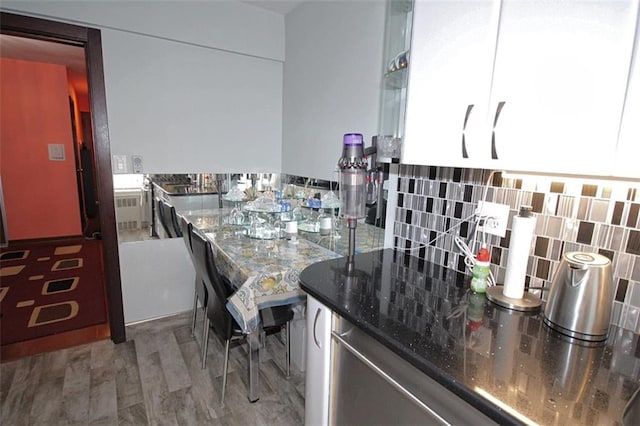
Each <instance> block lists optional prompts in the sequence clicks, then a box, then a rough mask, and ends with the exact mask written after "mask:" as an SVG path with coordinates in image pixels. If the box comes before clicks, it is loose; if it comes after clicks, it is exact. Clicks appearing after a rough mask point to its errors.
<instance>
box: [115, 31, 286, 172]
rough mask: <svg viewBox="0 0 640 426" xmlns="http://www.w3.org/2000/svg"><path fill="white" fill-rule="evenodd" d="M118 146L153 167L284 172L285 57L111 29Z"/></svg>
mask: <svg viewBox="0 0 640 426" xmlns="http://www.w3.org/2000/svg"><path fill="white" fill-rule="evenodd" d="M102 45H103V49H104V54H103V56H104V63H105V86H106V91H107V105H108V114H109V137H110V140H111V152H112V153H113V154H120V155H128V156H131V155H136V154H137V155H142V156H143V163H144V170H145V172H147V173H206V172H212V171H215V172H217V173H226V172H237V171H243V172H277V171H279V170H280V161H281V156H280V152H281V149H282V63H281V62H278V61H274V60H265V59H260V58H256V57H251V56H245V55H238V54H233V53H229V52H224V51H219V50H215V49H207V48H202V47H199V46H193V45H187V44H182V43H176V42H174V41H169V40H162V39H156V38H151V37H140V36H138V35H135V34H131V33H123V32H120V31H112V30H104V31H103V43H102Z"/></svg>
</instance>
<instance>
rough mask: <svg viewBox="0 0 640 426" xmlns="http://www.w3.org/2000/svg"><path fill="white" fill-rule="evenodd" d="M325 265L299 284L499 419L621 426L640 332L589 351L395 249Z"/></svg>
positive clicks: (635, 382) (623, 333) (638, 367)
mask: <svg viewBox="0 0 640 426" xmlns="http://www.w3.org/2000/svg"><path fill="white" fill-rule="evenodd" d="M346 266H347V261H346V258H338V259H332V260H327V261H323V262H319V263H316V264H313V265H311V266H309V267H307V268H306V269H305V270H304V271H303V272H302V273H301V275H300V286H301V287H302V289H304V290H305V291H306V292H307V293H308V294H310V295H312V296H313V297H315V298H316V299H318V300H319V301H321V302H322V303H323V304H325V305H326V306H327V307H329V308H331V309H332V310H333V311H334V312H336V313H337V314H339V315H340V316H342V317H343V318H345V319H347V320H348V321H350V322H352V323H353V324H355V325H357V326H358V327H360V328H361V329H362V330H363V331H365V332H366V333H367V334H369V335H371V336H372V337H374V338H375V339H376V340H378V341H379V342H381V343H382V344H384V345H385V346H387V347H388V348H389V349H391V350H393V351H394V352H395V353H397V354H398V355H400V356H401V357H403V358H404V359H406V360H407V361H408V362H410V363H411V364H413V365H414V366H415V367H417V368H418V369H420V370H421V371H423V372H424V373H426V374H427V375H429V376H430V377H432V378H433V379H435V380H437V381H438V382H439V383H441V384H442V385H443V386H445V387H447V388H448V389H450V390H451V391H452V392H454V393H455V394H457V395H458V396H459V397H461V398H463V399H464V400H466V401H467V402H469V403H470V404H471V405H473V406H475V407H476V408H477V409H479V410H480V411H482V412H484V413H485V414H486V415H488V416H489V417H491V418H493V419H494V420H496V421H497V422H499V423H502V424H505V423H509V424H514V423H515V424H518V423H529V422H531V423H539V424H545V425H569V424H598V425H602V424H607V425H609V424H621V423H622V413H623V410H624V407H625V405H626V403H627V401H628V400H629V399H630V398H631V396H632V394H633V392H634V391H635V390H636V389H637V388H638V386H639V384H640V383H639V382H640V380H639V372H640V360H639V359H638V358H639V357H640V349H639V348H638V336H637V335H635V334H634V333H632V332H630V331H628V330H624V329H621V328H617V327H612V328H611V331H610V334H609V338H608V339H607V341H606V342H605V343H604V344H600V345H599V346H591V347H589V346H587V345H584V344H582V343H581V342H579V341H576V340H572V339H569V338H566V337H564V336H562V335H561V334H558V333H557V332H555V331H552V330H551V329H549V328H548V327H547V326H546V325H544V323H543V321H542V314H541V313H534V314H531V313H520V312H516V311H511V310H507V309H503V308H500V307H498V306H496V305H494V304H492V303H491V302H488V301H487V300H486V298H485V297H484V295H477V294H474V293H471V292H469V291H468V290H467V289H468V288H469V277H467V276H465V275H463V274H460V273H458V272H455V271H453V270H449V269H447V268H444V267H441V266H437V265H434V264H431V263H429V262H424V261H421V260H419V259H417V258H415V257H412V256H409V255H406V254H404V253H401V252H397V251H394V250H393V249H385V250H376V251H373V252H369V253H363V254H358V255H356V256H355V258H354V268H353V272H347V267H346Z"/></svg>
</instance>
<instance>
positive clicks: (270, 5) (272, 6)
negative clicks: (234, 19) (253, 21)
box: [240, 0, 304, 15]
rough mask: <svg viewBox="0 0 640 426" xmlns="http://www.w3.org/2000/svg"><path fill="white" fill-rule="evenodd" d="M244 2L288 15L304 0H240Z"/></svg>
mask: <svg viewBox="0 0 640 426" xmlns="http://www.w3.org/2000/svg"><path fill="white" fill-rule="evenodd" d="M240 1H241V2H242V3H247V4H250V5H252V6H258V7H261V8H263V9H267V10H271V11H272V12H276V13H279V14H280V15H286V14H287V13H289V12H291V11H292V10H293V9H295V8H296V7H297V6H298V5H299V4H300V3H302V2H303V1H304V0H240Z"/></svg>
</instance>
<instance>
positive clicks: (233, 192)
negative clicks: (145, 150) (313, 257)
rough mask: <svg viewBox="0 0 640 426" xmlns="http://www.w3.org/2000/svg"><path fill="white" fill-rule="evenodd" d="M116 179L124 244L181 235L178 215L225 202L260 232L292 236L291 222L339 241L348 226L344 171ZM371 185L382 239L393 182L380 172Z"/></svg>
mask: <svg viewBox="0 0 640 426" xmlns="http://www.w3.org/2000/svg"><path fill="white" fill-rule="evenodd" d="M113 179H114V192H115V203H116V222H117V226H118V239H119V242H120V243H127V242H134V241H145V240H154V239H161V238H171V237H175V236H176V235H175V231H174V227H173V226H172V225H173V223H172V221H178V219H177V216H178V215H181V214H182V215H184V214H193V213H194V212H202V211H213V210H217V209H226V210H225V211H227V214H226V215H225V220H226V221H228V223H229V224H231V223H233V224H235V225H241V226H244V227H246V231H247V235H249V234H251V232H253V234H251V235H254V236H258V237H260V236H263V235H267V236H273V237H274V238H276V237H277V238H285V237H286V236H287V235H290V233H287V232H285V229H289V230H291V229H293V228H294V227H295V228H296V229H297V230H298V232H299V233H300V235H301V236H302V237H303V238H307V239H309V240H311V241H314V240H318V241H320V240H321V238H329V237H331V239H332V240H337V239H340V238H341V233H342V231H343V229H344V228H345V226H344V225H343V223H342V221H343V220H342V219H341V215H340V213H341V212H340V199H339V197H340V194H339V188H338V181H339V178H338V176H336V180H335V181H327V180H322V179H314V178H311V177H303V176H295V175H287V174H277V173H224V174H221V173H197V174H196V173H192V174H189V173H187V174H114V175H113ZM367 190H368V195H367V217H366V218H365V219H363V220H362V222H363V224H367V225H370V226H367V228H366V229H367V231H366V236H367V238H374V239H377V240H379V241H382V240H383V239H384V231H383V230H382V228H383V227H384V222H385V214H386V198H387V197H386V188H385V187H384V185H383V184H382V183H379V182H376V181H375V178H374V179H373V182H372V184H371V185H369V187H368V188H367ZM287 222H295V223H296V225H295V226H294V225H293V224H292V223H290V224H288V225H287ZM178 223H179V221H178ZM176 226H177V224H176ZM272 229H281V230H282V232H269V231H270V230H272ZM256 230H258V231H257V232H256ZM261 230H264V231H262V232H260V231H261ZM361 232H365V231H364V230H363V231H361ZM316 242H317V241H316Z"/></svg>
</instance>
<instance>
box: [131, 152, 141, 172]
mask: <svg viewBox="0 0 640 426" xmlns="http://www.w3.org/2000/svg"><path fill="white" fill-rule="evenodd" d="M131 168H132V169H133V173H142V155H132V156H131Z"/></svg>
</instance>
